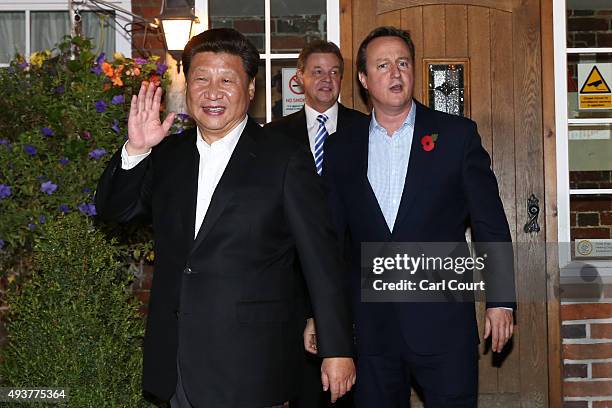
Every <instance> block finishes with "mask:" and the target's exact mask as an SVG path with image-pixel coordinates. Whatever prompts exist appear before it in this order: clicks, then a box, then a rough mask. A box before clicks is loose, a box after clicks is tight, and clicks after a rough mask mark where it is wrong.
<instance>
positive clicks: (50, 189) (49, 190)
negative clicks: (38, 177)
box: [40, 180, 57, 195]
mask: <svg viewBox="0 0 612 408" xmlns="http://www.w3.org/2000/svg"><path fill="white" fill-rule="evenodd" d="M55 190H57V184H53V182H51V180H49V181H45V182H44V183H42V184H41V185H40V191H42V192H43V193H46V194H47V195H51V194H53V193H54V192H55Z"/></svg>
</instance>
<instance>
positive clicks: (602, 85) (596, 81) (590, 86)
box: [580, 65, 612, 95]
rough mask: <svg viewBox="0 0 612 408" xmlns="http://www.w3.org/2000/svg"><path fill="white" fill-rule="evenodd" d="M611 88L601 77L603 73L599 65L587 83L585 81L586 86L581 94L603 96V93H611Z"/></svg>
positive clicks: (592, 71)
mask: <svg viewBox="0 0 612 408" xmlns="http://www.w3.org/2000/svg"><path fill="white" fill-rule="evenodd" d="M610 92H612V91H611V90H610V87H609V86H608V84H607V83H606V80H605V79H604V77H603V76H602V75H601V72H599V70H598V69H597V65H594V66H593V69H592V70H591V73H590V74H589V76H588V77H587V79H586V81H584V85H582V88H580V94H581V95H585V94H601V93H610Z"/></svg>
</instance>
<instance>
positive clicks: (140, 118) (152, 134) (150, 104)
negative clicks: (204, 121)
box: [125, 82, 175, 156]
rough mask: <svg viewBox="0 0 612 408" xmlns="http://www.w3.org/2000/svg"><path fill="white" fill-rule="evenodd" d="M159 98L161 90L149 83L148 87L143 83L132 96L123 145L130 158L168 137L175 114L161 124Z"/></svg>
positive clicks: (171, 114) (169, 115)
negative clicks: (126, 141) (126, 134)
mask: <svg viewBox="0 0 612 408" xmlns="http://www.w3.org/2000/svg"><path fill="white" fill-rule="evenodd" d="M161 97H162V88H161V87H158V88H157V89H155V84H153V82H151V83H149V86H148V87H147V85H146V84H145V83H144V82H143V83H142V84H141V85H140V91H139V92H138V96H136V95H133V96H132V102H131V105H130V116H129V118H128V143H127V144H126V145H125V149H126V150H127V153H128V154H129V155H130V156H134V155H138V154H143V153H146V152H148V151H149V150H150V149H151V148H152V147H153V146H156V145H157V144H159V142H161V141H162V140H163V139H164V138H165V137H166V136H168V132H169V131H170V127H171V126H172V122H173V121H174V117H175V113H174V112H171V113H170V114H168V116H167V117H166V120H164V122H163V123H162V122H161V121H160V119H159V107H160V104H161Z"/></svg>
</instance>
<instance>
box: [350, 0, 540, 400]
mask: <svg viewBox="0 0 612 408" xmlns="http://www.w3.org/2000/svg"><path fill="white" fill-rule="evenodd" d="M374 17H375V18H374ZM380 25H392V26H396V27H401V28H403V29H406V30H408V31H410V32H411V35H412V38H413V41H414V43H415V48H416V51H415V54H416V55H415V74H416V83H415V98H416V99H418V100H420V101H423V96H424V95H423V94H422V91H423V81H424V80H425V79H424V78H423V77H422V73H423V68H422V64H423V59H431V58H442V59H444V58H468V59H469V72H468V73H467V75H469V84H470V85H469V86H470V89H469V94H470V107H471V109H470V117H471V118H472V119H473V120H475V121H476V122H477V124H478V129H479V133H480V135H481V137H482V141H483V145H484V146H485V148H486V149H487V150H488V152H489V153H490V155H491V157H492V166H493V170H494V171H495V174H496V175H497V179H498V183H499V187H500V193H501V197H502V200H503V203H504V208H505V211H506V214H507V217H508V221H509V223H510V228H511V232H512V238H513V241H514V242H517V243H520V245H521V250H520V251H517V253H516V284H517V292H518V300H519V311H518V313H517V319H518V325H517V330H516V332H515V336H514V339H513V344H512V347H511V349H510V351H509V352H508V353H507V355H505V356H504V358H501V359H500V358H497V357H493V356H492V353H491V352H490V351H488V352H487V353H486V354H485V353H484V347H485V345H484V344H481V347H480V351H481V357H480V379H479V393H480V396H479V400H480V404H479V406H480V407H504V408H507V407H547V406H549V402H548V339H547V315H546V312H547V308H546V253H545V250H544V248H543V247H544V245H542V244H543V243H544V241H545V236H546V234H545V231H544V229H545V225H544V224H545V222H544V220H545V217H546V214H544V205H543V201H544V164H543V147H542V144H543V143H542V83H541V79H542V78H541V77H542V71H541V38H540V0H446V1H443V0H438V1H434V0H352V1H350V0H343V1H341V42H342V43H341V48H342V51H343V54H344V55H345V58H347V64H346V65H347V68H346V71H345V81H344V84H343V92H342V100H343V102H344V103H345V104H348V105H349V106H351V105H353V106H354V107H355V108H357V109H360V110H362V111H367V105H366V103H365V102H364V101H363V100H362V99H361V98H360V92H359V87H358V85H357V82H356V81H355V76H356V75H355V74H356V73H355V68H354V61H355V55H356V53H357V50H358V48H359V44H360V43H361V41H362V39H363V38H364V37H365V36H366V35H367V33H368V32H370V30H372V29H373V28H375V27H376V26H380ZM532 194H534V195H535V196H536V197H537V198H539V200H540V203H541V205H540V209H541V213H540V217H539V221H540V227H541V228H542V229H541V231H540V232H539V233H526V232H524V230H523V227H524V225H525V223H526V221H527V219H528V217H527V204H526V203H527V200H528V198H529V197H530V196H531V195H532ZM477 312H478V316H479V327H480V328H481V333H482V327H483V326H482V322H481V320H482V316H483V315H484V305H483V304H481V303H479V304H478V305H477ZM414 406H419V405H418V403H417V404H415V405H414Z"/></svg>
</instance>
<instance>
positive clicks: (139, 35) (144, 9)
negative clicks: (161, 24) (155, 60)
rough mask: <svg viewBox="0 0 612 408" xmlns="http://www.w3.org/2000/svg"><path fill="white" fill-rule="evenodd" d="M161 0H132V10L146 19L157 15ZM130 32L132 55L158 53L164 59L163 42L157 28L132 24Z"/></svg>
mask: <svg viewBox="0 0 612 408" xmlns="http://www.w3.org/2000/svg"><path fill="white" fill-rule="evenodd" d="M160 10H161V0H132V12H133V13H134V14H138V15H140V16H143V17H145V18H148V19H153V18H155V17H157V16H159V12H160ZM133 30H134V31H133V33H132V55H133V56H135V57H136V56H148V55H151V54H153V55H159V56H161V57H162V59H164V57H165V51H164V42H163V38H161V35H160V34H158V31H157V30H151V29H150V28H149V29H148V30H146V32H145V29H144V27H143V26H141V25H134V26H133Z"/></svg>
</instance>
